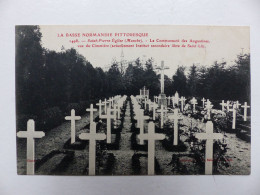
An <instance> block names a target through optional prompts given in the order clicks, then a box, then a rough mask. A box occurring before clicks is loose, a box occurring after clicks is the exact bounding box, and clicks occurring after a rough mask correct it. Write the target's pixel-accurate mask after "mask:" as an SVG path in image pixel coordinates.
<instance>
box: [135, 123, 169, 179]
mask: <svg viewBox="0 0 260 195" xmlns="http://www.w3.org/2000/svg"><path fill="white" fill-rule="evenodd" d="M154 126H155V125H154V123H153V122H152V121H150V122H149V124H148V133H147V134H140V135H138V139H140V140H148V175H154V157H155V141H156V140H163V139H165V135H164V134H159V133H155V127H154Z"/></svg>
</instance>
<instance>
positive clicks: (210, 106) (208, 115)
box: [206, 99, 213, 119]
mask: <svg viewBox="0 0 260 195" xmlns="http://www.w3.org/2000/svg"><path fill="white" fill-rule="evenodd" d="M212 107H213V105H212V104H211V102H210V101H209V99H208V100H207V102H206V109H207V118H208V119H210V112H211V109H212Z"/></svg>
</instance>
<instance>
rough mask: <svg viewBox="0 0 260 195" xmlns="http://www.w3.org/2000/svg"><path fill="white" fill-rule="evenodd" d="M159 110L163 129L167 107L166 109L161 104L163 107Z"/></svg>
mask: <svg viewBox="0 0 260 195" xmlns="http://www.w3.org/2000/svg"><path fill="white" fill-rule="evenodd" d="M157 112H160V113H161V123H160V124H161V129H162V128H163V124H164V113H167V109H166V110H165V109H164V106H163V105H162V104H161V109H159V110H157Z"/></svg>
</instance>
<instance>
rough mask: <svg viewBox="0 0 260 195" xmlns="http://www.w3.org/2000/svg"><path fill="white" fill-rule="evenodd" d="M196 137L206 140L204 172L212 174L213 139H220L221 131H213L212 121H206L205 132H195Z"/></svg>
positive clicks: (221, 136)
mask: <svg viewBox="0 0 260 195" xmlns="http://www.w3.org/2000/svg"><path fill="white" fill-rule="evenodd" d="M195 136H196V138H197V139H201V140H206V154H205V174H206V175H212V168H213V161H214V159H213V140H216V139H222V138H223V135H222V134H221V133H214V132H213V123H212V121H208V122H207V123H206V133H197V134H196V135H195Z"/></svg>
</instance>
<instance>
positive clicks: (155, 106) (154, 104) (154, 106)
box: [151, 102, 157, 120]
mask: <svg viewBox="0 0 260 195" xmlns="http://www.w3.org/2000/svg"><path fill="white" fill-rule="evenodd" d="M151 106H152V107H153V120H155V109H156V108H157V104H156V103H155V102H153V104H152V105H151Z"/></svg>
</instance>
